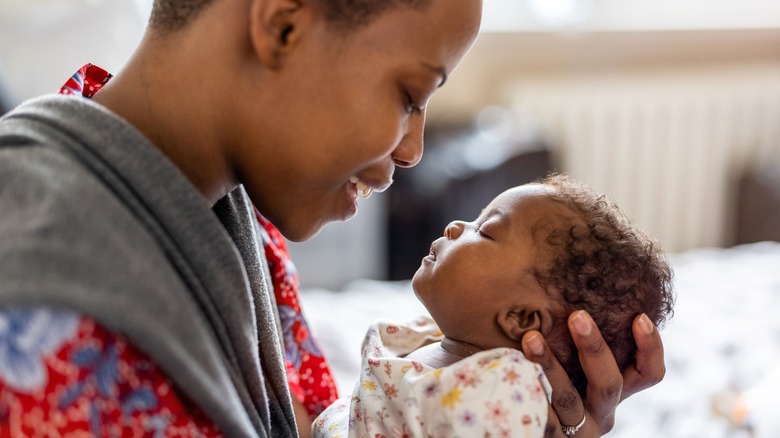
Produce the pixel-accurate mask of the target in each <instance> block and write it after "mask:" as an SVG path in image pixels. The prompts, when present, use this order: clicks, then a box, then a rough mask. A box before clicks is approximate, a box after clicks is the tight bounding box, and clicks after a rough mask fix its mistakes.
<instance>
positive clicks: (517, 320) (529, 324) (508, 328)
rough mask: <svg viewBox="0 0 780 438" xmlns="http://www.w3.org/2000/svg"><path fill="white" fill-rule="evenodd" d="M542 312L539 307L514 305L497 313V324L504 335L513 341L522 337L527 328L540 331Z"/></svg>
mask: <svg viewBox="0 0 780 438" xmlns="http://www.w3.org/2000/svg"><path fill="white" fill-rule="evenodd" d="M542 318H543V314H542V311H541V310H540V309H535V308H531V307H515V308H512V309H509V310H505V311H502V312H501V313H500V314H499V315H498V325H499V327H501V330H502V331H503V332H504V335H506V337H508V338H509V339H511V340H512V341H515V342H518V343H519V342H520V341H521V340H522V339H523V335H524V334H525V332H527V331H529V330H538V331H540V332H541V331H542V325H543V324H542Z"/></svg>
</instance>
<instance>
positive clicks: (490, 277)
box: [412, 184, 561, 346]
mask: <svg viewBox="0 0 780 438" xmlns="http://www.w3.org/2000/svg"><path fill="white" fill-rule="evenodd" d="M553 191H554V189H553V188H551V187H548V186H544V185H540V184H528V185H523V186H519V187H515V188H512V189H509V190H507V191H505V192H504V193H502V194H500V195H498V196H497V197H496V198H495V199H494V200H493V201H492V202H491V203H490V204H489V205H488V206H487V207H485V209H484V210H482V213H481V214H480V215H479V217H478V218H477V219H476V220H475V221H473V222H462V221H455V222H452V223H450V224H449V225H448V226H447V228H446V229H445V231H444V236H443V237H441V238H439V239H437V240H435V241H434V242H433V244H432V245H431V252H430V255H428V256H427V257H425V258H424V259H423V261H422V265H421V266H420V268H419V269H418V270H417V272H416V273H415V275H414V279H413V280H412V285H413V287H414V290H415V293H416V294H417V296H418V298H419V299H420V301H422V303H423V304H424V305H425V307H426V308H427V309H428V311H429V312H430V313H431V316H432V317H433V319H434V320H436V322H437V324H438V325H439V327H440V328H441V330H442V332H443V333H444V334H445V335H446V336H448V337H452V338H455V339H458V340H462V341H470V342H474V343H478V345H483V346H485V339H488V338H490V337H491V336H493V337H495V330H496V327H495V318H496V316H497V315H498V314H499V312H501V311H504V310H506V309H507V308H508V307H511V306H516V305H517V303H518V297H520V298H519V299H520V300H522V301H523V302H525V303H529V304H534V305H538V306H546V307H549V306H551V305H552V303H548V302H549V301H551V300H550V299H549V297H548V295H547V293H546V292H545V291H544V290H543V289H542V288H541V286H540V285H539V284H538V283H537V281H536V279H535V277H534V275H533V274H532V268H533V267H534V266H535V265H536V264H538V263H539V262H540V261H541V259H540V257H541V254H540V253H539V252H538V251H537V249H538V248H541V247H542V242H537V241H535V238H537V237H536V236H543V235H544V234H545V233H543V232H542V233H540V232H538V231H539V230H541V229H543V228H545V225H546V224H547V222H548V221H549V220H551V218H552V217H555V216H556V213H557V212H558V211H559V210H560V209H561V206H560V204H558V203H556V202H555V201H552V200H551V199H550V198H549V196H548V195H549V194H550V193H552V192H553Z"/></svg>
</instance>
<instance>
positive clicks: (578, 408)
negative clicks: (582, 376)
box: [522, 331, 585, 436]
mask: <svg viewBox="0 0 780 438" xmlns="http://www.w3.org/2000/svg"><path fill="white" fill-rule="evenodd" d="M522 345H523V353H524V354H525V356H526V357H527V358H528V359H530V360H531V361H533V362H536V363H538V364H539V365H541V367H542V370H543V371H544V374H545V375H546V376H547V380H549V381H550V385H551V386H552V389H553V391H552V404H551V406H552V410H553V411H554V412H555V417H556V420H557V421H558V422H559V424H558V429H559V430H561V428H560V425H564V426H575V425H577V424H578V423H579V422H580V421H581V420H582V416H583V415H585V406H584V404H583V402H582V399H580V395H579V393H578V392H577V390H576V389H575V388H574V386H573V385H572V383H571V379H569V376H568V375H567V374H566V371H564V370H563V367H561V364H560V363H559V362H558V360H557V359H556V358H555V356H554V355H553V353H552V351H551V350H550V348H549V347H548V346H547V343H546V342H545V341H544V339H543V337H542V335H541V333H539V332H537V331H529V332H528V333H526V334H525V335H524V336H523V343H522ZM547 424H548V426H549V425H550V421H549V420H548V423H547ZM548 436H558V435H548ZM560 436H565V435H563V432H561V435H560ZM578 436H579V435H578Z"/></svg>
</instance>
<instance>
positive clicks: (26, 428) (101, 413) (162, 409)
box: [0, 308, 220, 437]
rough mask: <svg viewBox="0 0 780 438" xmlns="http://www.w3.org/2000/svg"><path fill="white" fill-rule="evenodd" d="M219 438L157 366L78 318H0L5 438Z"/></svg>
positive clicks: (0, 423)
mask: <svg viewBox="0 0 780 438" xmlns="http://www.w3.org/2000/svg"><path fill="white" fill-rule="evenodd" d="M64 435H68V436H73V437H79V436H82V437H89V436H154V437H173V436H199V437H201V436H220V434H219V431H218V430H217V429H216V428H215V427H214V426H213V424H212V423H211V421H210V420H208V419H207V418H205V417H204V416H203V414H202V413H200V412H199V411H198V410H197V409H196V408H195V407H193V406H188V405H186V404H185V402H184V401H183V400H182V399H181V398H179V396H178V395H177V394H176V392H175V391H174V390H173V388H172V387H171V383H170V381H169V380H168V379H167V378H166V377H165V375H164V374H163V373H162V371H161V370H159V369H158V368H157V366H156V365H155V364H154V363H152V362H151V361H149V360H148V359H146V358H145V357H144V355H143V354H142V353H140V352H139V351H138V350H136V349H134V348H133V347H132V346H131V345H129V344H128V343H127V342H126V341H125V340H124V339H123V338H122V337H121V336H117V335H115V334H113V333H110V332H108V331H107V330H105V329H103V328H101V327H100V326H99V325H97V324H96V323H95V322H94V321H93V320H91V319H89V318H83V317H79V315H77V314H75V313H69V312H65V311H55V310H50V309H40V308H30V309H13V310H3V311H0V436H29V437H36V436H38V437H54V436H64Z"/></svg>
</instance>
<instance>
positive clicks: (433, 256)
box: [428, 243, 436, 261]
mask: <svg viewBox="0 0 780 438" xmlns="http://www.w3.org/2000/svg"><path fill="white" fill-rule="evenodd" d="M428 257H430V259H431V260H432V261H436V251H435V250H434V249H433V243H431V249H430V250H429V251H428Z"/></svg>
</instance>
